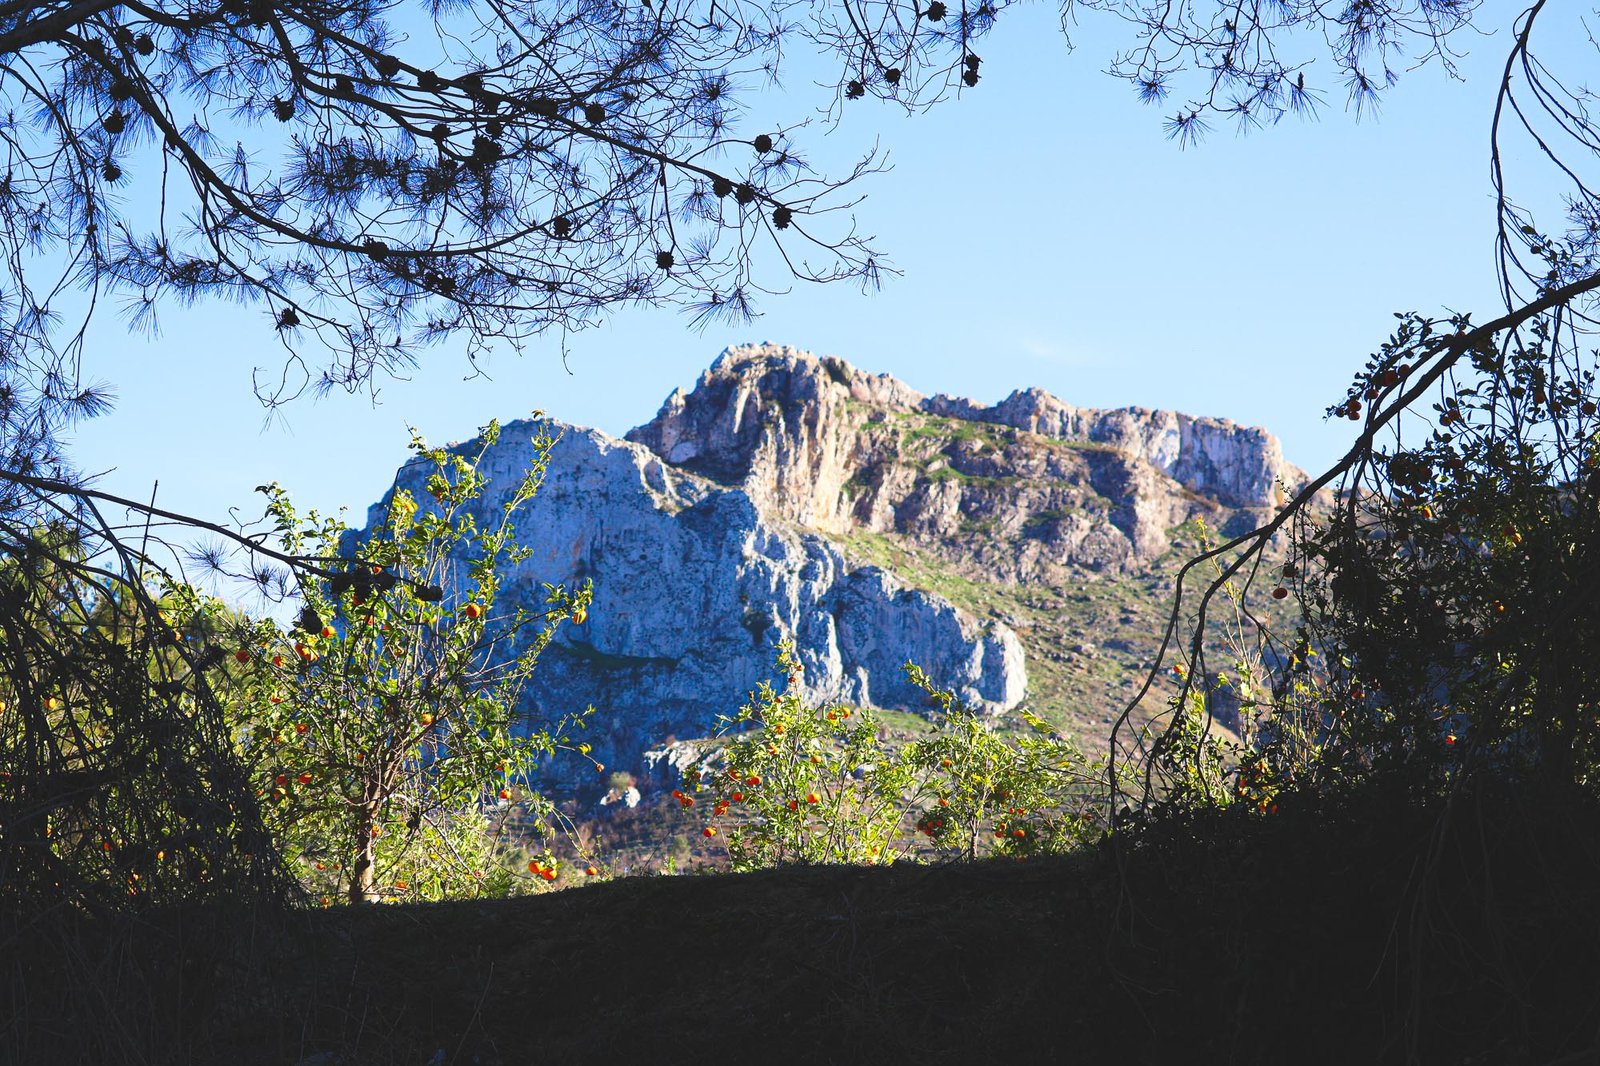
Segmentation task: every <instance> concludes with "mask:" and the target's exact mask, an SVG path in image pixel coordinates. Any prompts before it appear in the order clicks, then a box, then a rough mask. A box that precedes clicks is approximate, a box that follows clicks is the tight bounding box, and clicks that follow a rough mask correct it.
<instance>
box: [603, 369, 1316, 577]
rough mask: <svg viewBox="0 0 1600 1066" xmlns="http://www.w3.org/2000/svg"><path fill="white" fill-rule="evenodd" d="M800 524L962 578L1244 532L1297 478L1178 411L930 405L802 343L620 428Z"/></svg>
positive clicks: (945, 400) (1051, 401) (937, 399)
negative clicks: (866, 535)
mask: <svg viewBox="0 0 1600 1066" xmlns="http://www.w3.org/2000/svg"><path fill="white" fill-rule="evenodd" d="M627 437H628V439H629V440H631V441H635V442H637V443H639V444H643V445H645V446H646V447H648V448H649V449H650V450H651V451H653V452H655V453H656V454H657V455H659V456H660V457H661V458H663V459H664V460H666V461H667V462H668V463H670V464H672V465H673V466H675V467H678V468H679V469H682V470H688V471H693V472H696V473H699V474H702V475H704V476H705V477H707V478H710V479H713V480H715V481H717V482H718V483H721V484H725V485H729V486H737V487H739V488H741V489H743V490H744V491H745V492H746V494H747V495H749V496H750V498H751V499H752V500H754V501H755V502H756V504H757V506H758V507H760V508H761V510H762V511H763V513H767V514H774V515H779V516H782V517H784V518H786V519H788V520H789V521H791V522H794V523H797V524H798V525H800V526H803V527H805V528H808V529H815V530H818V531H821V532H825V533H835V534H850V533H852V532H859V531H863V530H865V531H870V532H876V533H893V534H896V535H901V536H908V537H911V538H913V539H915V540H917V541H919V542H921V543H923V544H925V545H928V546H929V547H931V548H932V549H934V550H936V551H937V552H938V553H939V554H940V555H941V557H943V558H944V559H945V560H946V561H947V562H949V563H950V564H951V565H952V566H955V567H957V568H958V569H962V570H964V571H965V572H967V573H969V574H972V575H982V576H984V577H998V578H1000V579H1002V580H1009V581H1017V582H1038V581H1056V580H1060V579H1061V578H1062V576H1063V571H1064V570H1069V569H1071V568H1073V567H1088V568H1092V569H1104V568H1123V569H1126V568H1131V567H1136V566H1138V565H1141V564H1143V563H1147V562H1149V561H1150V560H1151V559H1153V558H1155V557H1156V556H1158V555H1160V554H1161V553H1162V552H1164V551H1166V550H1167V547H1168V539H1167V531H1168V530H1169V529H1171V528H1172V527H1173V526H1175V525H1178V524H1180V523H1182V522H1184V521H1186V520H1188V519H1190V518H1195V517H1204V518H1206V519H1207V520H1208V521H1210V522H1212V523H1213V524H1214V525H1216V526H1219V527H1224V528H1226V527H1228V526H1229V525H1230V524H1233V525H1241V524H1243V523H1246V522H1248V523H1250V524H1252V525H1253V524H1254V523H1255V521H1256V520H1259V519H1260V518H1261V517H1263V516H1264V513H1265V512H1267V511H1269V510H1270V509H1272V508H1273V507H1275V506H1278V505H1281V502H1282V494H1283V491H1284V487H1285V486H1286V485H1287V486H1294V485H1297V484H1299V483H1300V482H1302V481H1303V480H1304V479H1305V475H1304V473H1303V472H1302V471H1300V470H1298V469H1297V468H1295V467H1292V466H1290V465H1289V464H1287V463H1285V462H1284V460H1283V455H1282V452H1281V450H1280V448H1279V446H1278V442H1277V440H1276V439H1275V438H1274V437H1272V436H1271V435H1270V434H1268V433H1267V432H1266V431H1264V430H1261V429H1254V428H1245V427H1241V426H1237V425H1234V424H1233V423H1232V422H1228V421H1226V420H1224V419H1215V418H1196V417H1193V416H1190V415H1185V414H1179V413H1176V412H1172V411H1147V410H1144V409H1142V408H1127V409H1125V410H1118V411H1096V410H1090V409H1087V408H1077V407H1072V406H1071V405H1069V404H1065V403H1063V402H1061V401H1060V400H1058V399H1056V398H1055V397H1053V396H1051V395H1049V394H1048V393H1046V392H1043V391H1041V390H1038V389H1029V390H1026V391H1019V392H1015V393H1012V395H1011V396H1009V397H1007V398H1006V399H1004V400H1002V401H1001V402H1000V403H998V404H995V405H993V406H992V407H989V406H984V405H981V404H977V403H974V402H972V401H970V400H962V399H954V398H951V397H948V396H934V397H931V398H930V397H925V396H923V395H922V394H920V393H918V392H916V391H915V390H913V389H911V388H910V387H908V386H906V385H904V384H902V383H901V382H899V381H896V380H895V379H894V378H891V377H888V376H886V375H881V374H879V375H874V374H867V373H865V372H863V371H860V370H857V369H856V368H854V367H852V366H850V365H849V364H848V363H846V362H844V361H843V360H841V359H837V358H834V357H831V356H830V357H824V358H818V357H816V356H813V355H810V354H808V353H806V352H802V351H800V350H798V349H795V348H790V347H786V346H778V345H770V344H766V345H752V346H747V347H738V348H730V349H728V350H727V351H726V352H724V353H723V354H722V356H721V357H720V358H718V359H717V361H716V362H715V363H713V364H712V366H711V367H710V369H708V370H707V371H706V372H705V373H704V374H703V375H701V378H700V381H699V382H698V383H697V384H696V386H695V388H694V390H693V391H692V392H690V393H687V394H686V393H684V392H683V391H682V390H678V391H676V392H674V393H673V394H672V396H671V397H669V398H668V400H667V402H666V403H665V404H664V405H663V406H662V408H661V410H660V411H659V412H658V413H657V414H656V417H655V418H654V419H653V420H651V421H650V422H648V423H646V424H645V425H643V426H640V427H638V428H637V429H634V430H632V431H630V432H629V433H628V434H627Z"/></svg>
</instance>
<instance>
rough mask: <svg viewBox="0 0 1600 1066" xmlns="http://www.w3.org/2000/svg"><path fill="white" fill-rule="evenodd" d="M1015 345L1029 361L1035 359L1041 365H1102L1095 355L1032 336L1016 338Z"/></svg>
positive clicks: (1026, 335)
mask: <svg viewBox="0 0 1600 1066" xmlns="http://www.w3.org/2000/svg"><path fill="white" fill-rule="evenodd" d="M1016 345H1017V348H1018V350H1020V351H1021V352H1022V353H1023V354H1024V355H1026V356H1028V357H1029V358H1031V359H1037V360H1039V361H1040V362H1042V363H1054V364H1055V365H1057V366H1072V367H1090V366H1099V365H1101V363H1102V360H1101V359H1100V358H1099V357H1098V356H1096V355H1091V354H1089V353H1087V352H1080V351H1074V350H1072V349H1071V348H1070V347H1069V346H1067V345H1065V344H1061V343H1058V342H1056V341H1049V340H1041V339H1040V338H1039V337H1037V336H1034V335H1032V334H1025V335H1023V336H1021V337H1019V338H1017V341H1016Z"/></svg>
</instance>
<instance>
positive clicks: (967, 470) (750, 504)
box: [373, 345, 1304, 787]
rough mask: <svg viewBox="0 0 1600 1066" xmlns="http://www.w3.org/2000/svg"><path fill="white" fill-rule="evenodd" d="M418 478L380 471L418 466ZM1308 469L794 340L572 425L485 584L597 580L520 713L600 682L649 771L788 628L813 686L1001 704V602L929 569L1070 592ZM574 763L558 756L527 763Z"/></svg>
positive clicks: (1208, 436)
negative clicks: (512, 553) (945, 689)
mask: <svg viewBox="0 0 1600 1066" xmlns="http://www.w3.org/2000/svg"><path fill="white" fill-rule="evenodd" d="M531 429H532V427H531V425H529V424H527V423H512V424H510V425H508V426H506V427H504V430H503V432H502V435H501V438H500V442H499V443H498V444H497V445H496V446H495V447H494V448H493V449H491V450H490V451H489V452H488V454H487V455H486V457H485V459H484V461H483V462H482V464H481V465H480V467H479V469H480V472H481V473H483V474H484V475H486V476H487V477H488V478H489V486H488V490H487V492H486V494H485V501H486V502H485V503H484V509H485V513H484V515H483V516H482V517H483V518H484V519H487V518H489V517H490V511H491V510H497V508H498V503H497V501H498V500H499V499H500V498H502V497H503V495H504V494H505V493H506V492H508V491H509V490H510V488H511V486H513V485H515V484H516V483H517V482H518V480H519V479H520V477H521V475H522V473H523V471H524V469H525V468H526V465H527V463H528V461H529V458H530V449H529V446H528V445H527V444H526V443H522V442H526V440H527V438H528V436H529V434H530V431H531ZM414 476H415V475H413V474H412V473H410V472H408V471H406V470H402V472H401V474H400V479H399V482H398V483H399V484H400V485H404V486H406V487H408V488H412V489H413V490H417V489H419V488H420V486H418V485H414V484H411V482H410V480H409V479H412V478H414ZM1303 476H1304V475H1303V474H1301V472H1300V471H1298V470H1296V469H1295V468H1293V467H1291V466H1288V465H1287V464H1286V463H1284V461H1283V459H1282V456H1281V454H1280V452H1279V449H1278V445H1277V442H1276V441H1275V440H1274V439H1273V438H1272V437H1271V436H1270V435H1268V434H1267V433H1265V432H1264V431H1262V430H1259V429H1246V428H1243V427H1239V426H1236V425H1234V424H1232V423H1230V422H1227V421H1224V420H1220V419H1208V418H1195V417H1192V416H1189V415H1183V414H1177V413H1174V412H1168V411H1145V410H1142V409H1139V408H1129V409H1126V410H1121V411H1095V410H1088V409H1083V408H1075V407H1072V406H1070V405H1068V404H1065V403H1063V402H1061V401H1060V400H1057V399H1055V398H1054V397H1052V396H1050V395H1048V394H1047V393H1044V392H1041V391H1039V390H1036V389H1034V390H1027V391H1023V392H1016V393H1013V394H1012V395H1011V396H1009V397H1007V398H1006V399H1005V400H1002V401H1001V402H1000V403H997V404H995V405H993V406H984V405H981V404H976V403H973V402H971V401H968V400H960V399H953V398H950V397H947V396H934V397H931V398H930V397H926V396H923V395H922V394H920V393H918V392H916V391H915V390H913V389H911V388H910V387H908V386H906V385H905V384H903V383H901V382H899V381H896V380H895V379H894V378H891V377H888V376H886V375H874V374H868V373H865V372H863V371H861V370H858V369H856V368H854V367H852V366H850V365H849V364H848V363H846V362H844V361H843V360H840V359H836V358H833V357H826V358H818V357H816V356H813V355H810V354H807V353H805V352H802V351H799V350H797V349H794V348H788V347H779V346H775V345H758V346H750V347H739V348H730V349H728V350H727V351H726V352H724V353H723V355H722V356H721V357H720V358H718V359H717V360H716V362H715V363H713V364H712V366H711V367H710V368H709V369H708V370H707V371H706V372H705V373H704V374H703V375H702V376H701V378H700V380H699V382H698V383H697V384H696V385H695V387H694V388H693V390H691V391H689V392H687V393H686V392H684V391H683V390H681V389H680V390H678V391H675V392H674V393H673V394H672V395H671V396H670V397H668V398H667V401H666V402H665V403H664V404H663V405H662V407H661V409H660V411H659V412H658V413H657V415H656V417H655V418H654V419H652V420H651V421H650V422H648V423H646V424H645V425H642V426H640V427H638V428H637V429H634V430H632V431H631V432H629V433H628V434H627V439H626V440H616V439H614V438H612V437H609V436H607V435H606V434H604V433H600V432H598V431H595V430H590V429H582V428H579V427H574V426H568V427H565V433H564V438H563V440H562V441H561V443H560V444H559V445H558V446H557V447H556V449H555V451H554V453H553V455H552V462H551V465H550V468H549V470H548V472H547V475H546V477H545V479H544V483H543V487H542V488H541V490H540V492H539V494H538V496H537V497H536V498H535V499H534V500H533V501H532V502H531V503H530V504H529V505H527V506H526V507H524V508H523V509H522V510H520V511H519V512H517V519H516V522H517V534H518V539H519V541H520V543H521V544H522V545H524V546H526V547H528V548H531V549H532V554H531V555H530V557H529V558H528V559H527V560H526V561H525V562H523V563H522V564H521V565H520V566H519V567H518V568H517V570H516V571H515V572H514V573H513V574H511V575H509V579H508V580H507V581H506V582H505V584H504V586H503V591H502V596H503V597H506V598H509V599H511V600H513V601H515V600H519V599H520V600H521V601H523V602H526V603H529V604H536V603H538V602H540V601H541V600H542V598H543V590H542V586H543V583H545V582H549V583H564V584H567V585H568V586H572V585H574V584H576V583H578V582H581V581H583V580H586V579H589V580H593V581H594V584H595V602H594V606H593V608H592V609H591V610H590V612H589V614H588V618H587V620H586V621H585V622H584V623H583V624H582V625H568V626H566V627H564V628H563V630H562V631H561V634H560V636H559V637H558V638H557V639H556V641H555V642H554V643H553V644H552V645H551V646H550V647H549V648H548V649H547V650H546V652H545V653H544V656H543V658H542V660H541V663H540V665H539V668H538V670H537V672H536V674H535V677H534V680H533V681H532V683H531V684H530V687H529V689H528V691H527V711H528V713H529V715H530V716H531V717H532V718H534V719H537V720H551V719H556V718H559V717H560V716H562V715H563V714H566V713H568V712H572V711H577V710H581V709H582V708H583V707H585V706H587V705H593V706H594V707H595V708H596V709H597V712H598V713H597V714H596V715H595V716H594V717H593V718H592V719H590V722H591V726H590V728H589V730H588V731H587V733H586V736H585V738H584V739H585V740H587V741H588V742H589V743H590V744H591V745H593V749H594V752H593V753H594V756H595V757H596V758H597V759H599V760H600V761H601V762H603V763H605V764H606V765H607V767H608V768H611V769H616V770H630V771H636V772H640V773H644V774H645V779H646V780H650V779H651V777H650V774H651V773H652V772H654V770H658V769H659V767H654V768H652V767H647V766H646V765H645V762H647V761H649V760H646V759H644V757H643V756H644V753H645V752H646V751H647V750H653V751H655V752H657V753H658V754H657V755H655V756H654V757H653V758H654V759H655V761H657V762H659V761H660V759H661V758H663V757H664V756H661V755H660V754H659V753H660V752H672V751H677V750H678V749H677V748H676V747H674V745H675V743H677V742H679V741H683V740H690V739H694V738H702V737H705V736H707V735H708V734H710V733H711V732H712V731H713V730H714V729H715V727H716V722H717V717H718V716H719V715H724V714H732V713H733V712H734V711H736V710H737V708H738V707H739V706H740V704H741V703H743V702H745V700H746V699H747V698H748V693H749V692H750V691H751V690H752V689H753V688H754V687H755V686H756V685H757V684H758V683H759V682H760V681H761V680H762V679H766V678H769V677H771V675H772V671H773V668H774V666H773V647H774V645H775V644H776V642H777V641H778V640H780V639H785V638H787V639H792V640H793V641H794V642H795V644H796V647H797V649H798V652H799V655H800V658H801V660H802V662H803V663H804V670H803V672H802V676H801V680H800V685H801V686H802V687H803V689H804V691H805V695H806V696H807V697H809V698H811V699H813V700H817V701H828V700H840V701H845V702H850V703H859V704H872V705H876V706H879V707H889V708H901V709H921V708H923V707H924V706H925V705H926V699H925V696H924V694H923V693H922V692H921V691H920V690H917V689H914V688H912V687H911V686H910V685H908V684H907V683H906V681H905V678H904V675H903V673H902V671H901V666H902V664H904V663H905V662H906V661H907V660H911V661H915V662H916V663H918V664H919V665H921V666H923V667H924V668H925V669H926V670H927V671H928V672H929V674H930V675H931V676H932V677H934V678H935V679H936V680H937V681H938V682H939V683H940V684H943V685H947V686H950V687H952V688H954V689H955V690H956V691H957V694H958V695H959V696H960V697H961V698H962V699H963V700H965V701H966V702H968V703H970V704H973V705H976V706H979V707H982V708H984V709H986V710H988V711H990V712H997V713H998V712H1003V711H1006V710H1008V709H1011V708H1013V707H1015V706H1017V705H1018V704H1019V702H1020V701H1022V700H1023V699H1024V697H1025V696H1026V695H1028V685H1029V682H1028V663H1027V662H1026V655H1025V652H1024V644H1023V643H1022V639H1021V638H1019V634H1018V633H1017V632H1015V631H1014V630H1013V629H1012V628H1011V626H1010V625H1008V624H1006V622H1005V619H1008V618H1011V619H1013V620H1015V616H1014V615H1012V614H1011V613H1008V611H1007V610H1000V609H994V608H993V607H992V605H991V606H984V605H981V604H979V605H976V606H974V605H973V604H971V603H968V604H967V605H968V606H969V607H972V611H978V612H980V613H986V614H987V617H985V618H980V617H978V616H977V614H975V613H972V612H970V611H968V610H963V609H961V608H960V607H958V606H957V605H956V604H955V603H954V602H952V600H951V599H947V598H946V597H945V596H942V595H936V594H935V593H934V592H932V591H928V590H927V589H929V588H944V589H949V588H956V587H958V585H951V584H949V582H958V581H959V579H961V577H962V575H964V576H965V579H966V580H968V581H969V582H980V583H984V587H987V588H994V587H997V586H1000V585H1006V586H1012V587H1016V588H1018V589H1028V588H1039V589H1050V590H1052V595H1053V596H1055V597H1063V596H1065V595H1066V593H1065V591H1064V590H1065V589H1067V588H1069V587H1071V586H1072V585H1074V584H1075V583H1077V582H1078V581H1080V580H1081V579H1082V576H1083V575H1084V574H1085V573H1086V572H1104V573H1108V574H1118V573H1122V572H1125V571H1138V570H1139V569H1140V568H1142V567H1144V566H1145V565H1147V564H1148V563H1149V562H1150V561H1151V560H1154V559H1156V558H1158V557H1160V556H1162V555H1163V553H1164V552H1166V551H1168V550H1169V548H1170V547H1171V541H1170V539H1169V535H1170V532H1171V531H1172V530H1173V529H1174V528H1175V527H1179V526H1180V524H1182V523H1184V522H1186V521H1188V520H1189V519H1191V518H1195V517H1204V518H1205V519H1206V520H1207V521H1208V522H1210V523H1212V524H1213V525H1214V526H1218V527H1221V528H1224V529H1227V528H1228V526H1229V525H1230V523H1242V522H1246V521H1248V522H1251V523H1252V524H1253V523H1254V522H1255V521H1256V520H1258V519H1259V518H1260V517H1261V516H1262V515H1263V513H1264V512H1266V511H1267V510H1269V509H1270V508H1272V507H1273V506H1274V505H1275V504H1276V503H1277V502H1278V499H1277V497H1278V493H1279V491H1280V486H1281V485H1283V484H1285V483H1287V484H1288V485H1289V486H1290V487H1292V486H1293V485H1295V484H1297V483H1298V482H1299V481H1301V480H1302V479H1303ZM416 495H417V496H418V498H419V499H425V498H426V494H424V493H422V492H420V491H418V492H416ZM373 517H374V518H376V513H375V514H374V516H373ZM874 538H876V539H875V540H874ZM875 545H876V546H877V547H879V548H883V547H884V546H885V545H888V546H891V547H892V546H895V545H910V546H915V548H916V551H918V552H920V553H922V554H921V555H920V556H919V558H923V559H925V560H934V561H935V562H937V564H938V566H939V567H940V568H941V569H940V573H941V574H944V575H947V577H948V581H947V583H946V584H944V585H941V584H939V582H937V581H934V582H931V583H930V582H929V581H926V580H924V581H921V582H920V584H921V586H922V587H914V586H915V585H916V584H918V583H919V582H913V581H911V580H909V579H908V578H907V577H906V576H905V575H904V574H897V573H896V572H892V571H891V569H888V568H886V565H885V563H884V561H883V559H880V558H878V557H876V556H874V555H873V553H872V551H871V550H869V549H871V548H872V547H874V546H875ZM880 554H881V553H880ZM891 554H892V552H891ZM923 576H924V577H926V574H924V575H923ZM949 595H951V596H955V593H954V592H950V593H949ZM957 598H959V597H957ZM963 602H966V601H963ZM1018 602H1019V603H1020V602H1021V601H1018ZM1030 602H1031V601H1030ZM1041 602H1042V601H1041ZM1018 609H1019V610H1021V608H1018ZM1041 611H1042V608H1039V607H1038V606H1037V605H1036V604H1035V605H1033V606H1031V607H1028V609H1027V610H1026V611H1024V613H1025V614H1027V615H1028V617H1029V618H1030V619H1031V622H1030V625H1031V626H1032V629H1033V633H1034V635H1033V637H1031V638H1029V639H1035V640H1047V641H1048V635H1047V631H1046V630H1045V629H1044V620H1045V618H1046V616H1045V615H1043V614H1041ZM1128 617H1129V618H1132V617H1133V616H1132V615H1129V616H1128ZM1017 624H1019V625H1020V624H1021V623H1017ZM1130 624H1132V623H1130ZM1102 635H1104V634H1102ZM1078 643H1081V641H1079V642H1078ZM1066 646H1069V647H1070V646H1074V645H1066ZM1090 647H1091V648H1092V645H1090ZM1036 650H1037V651H1038V653H1039V654H1040V655H1042V656H1043V657H1044V658H1045V659H1046V660H1047V663H1046V665H1050V668H1051V669H1052V670H1053V671H1055V673H1056V674H1057V675H1062V676H1065V675H1064V673H1063V672H1064V671H1067V670H1068V669H1069V668H1071V665H1072V660H1069V659H1068V658H1066V657H1065V656H1064V655H1063V653H1061V652H1060V650H1059V648H1055V647H1052V646H1048V645H1041V646H1040V648H1039V649H1036ZM1042 668H1043V667H1041V669H1042ZM1058 680H1059V678H1058ZM686 757H687V756H686ZM581 768H582V767H579V768H577V769H572V768H568V769H567V770H563V769H562V768H561V767H560V766H559V764H558V766H557V768H556V771H555V776H554V777H553V778H551V779H548V780H547V781H546V782H545V784H546V785H547V786H551V785H555V786H557V787H559V786H561V785H563V784H572V783H576V782H577V781H579V780H580V779H581V778H580V777H579V776H578V769H581ZM656 776H659V774H657V775H656ZM588 777H589V778H592V773H591V774H590V775H588ZM587 783H588V784H590V785H592V784H593V781H592V780H589V781H587Z"/></svg>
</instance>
